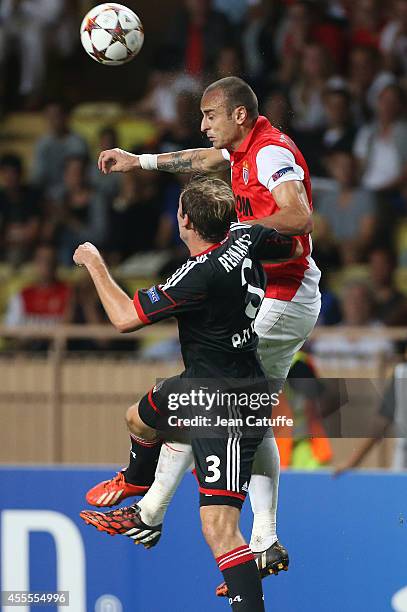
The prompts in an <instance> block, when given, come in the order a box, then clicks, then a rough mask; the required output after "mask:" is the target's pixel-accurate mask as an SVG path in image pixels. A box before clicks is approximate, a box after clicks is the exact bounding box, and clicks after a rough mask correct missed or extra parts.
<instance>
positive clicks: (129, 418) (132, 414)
mask: <svg viewBox="0 0 407 612" xmlns="http://www.w3.org/2000/svg"><path fill="white" fill-rule="evenodd" d="M125 419H126V424H127V427H128V428H129V430H130V431H131V432H132V433H134V434H135V435H140V436H141V435H142V433H143V432H142V429H143V427H142V422H141V419H140V417H139V414H138V403H137V404H133V406H130V408H128V409H127V412H126V416H125Z"/></svg>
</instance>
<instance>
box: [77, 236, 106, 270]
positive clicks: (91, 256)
mask: <svg viewBox="0 0 407 612" xmlns="http://www.w3.org/2000/svg"><path fill="white" fill-rule="evenodd" d="M73 260H74V262H75V263H76V265H77V266H89V265H92V264H94V263H97V262H99V261H102V256H101V254H100V253H99V251H98V250H97V248H96V247H95V245H94V244H92V243H91V242H85V243H84V244H80V245H79V246H78V248H77V249H76V251H75V253H74V255H73Z"/></svg>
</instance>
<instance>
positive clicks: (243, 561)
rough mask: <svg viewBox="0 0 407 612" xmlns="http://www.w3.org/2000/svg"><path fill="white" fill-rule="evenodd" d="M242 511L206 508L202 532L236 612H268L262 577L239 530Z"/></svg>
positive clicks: (222, 507) (202, 509) (203, 509)
mask: <svg viewBox="0 0 407 612" xmlns="http://www.w3.org/2000/svg"><path fill="white" fill-rule="evenodd" d="M239 518H240V510H239V509H238V508H235V507H232V506H215V505H210V506H202V507H201V521H202V531H203V534H204V536H205V539H206V541H207V543H208V545H209V546H210V548H211V550H212V553H213V555H214V557H215V559H216V562H217V564H218V567H219V569H220V571H221V572H222V574H223V577H224V579H225V582H226V584H227V588H228V594H229V603H230V605H231V607H232V610H237V611H239V612H264V610H265V608H264V598H263V590H262V587H261V580H260V575H259V572H258V569H257V565H256V562H255V560H254V556H253V553H252V552H251V550H250V548H249V547H248V545H247V544H246V542H245V540H244V539H243V536H242V534H241V533H240V530H239Z"/></svg>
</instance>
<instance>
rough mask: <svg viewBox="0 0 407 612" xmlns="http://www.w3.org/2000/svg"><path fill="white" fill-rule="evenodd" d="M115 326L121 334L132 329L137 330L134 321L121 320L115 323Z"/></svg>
mask: <svg viewBox="0 0 407 612" xmlns="http://www.w3.org/2000/svg"><path fill="white" fill-rule="evenodd" d="M115 328H116V329H117V331H118V332H119V333H120V334H128V333H129V332H131V331H134V330H135V326H134V322H133V321H132V322H131V323H130V321H120V322H119V323H116V324H115Z"/></svg>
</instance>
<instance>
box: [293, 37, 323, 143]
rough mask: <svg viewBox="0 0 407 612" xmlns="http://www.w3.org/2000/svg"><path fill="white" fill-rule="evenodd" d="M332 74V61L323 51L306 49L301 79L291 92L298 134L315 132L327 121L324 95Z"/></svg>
mask: <svg viewBox="0 0 407 612" xmlns="http://www.w3.org/2000/svg"><path fill="white" fill-rule="evenodd" d="M330 72H331V66H330V62H329V57H328V56H327V53H326V51H325V50H324V48H323V47H322V46H321V45H319V44H316V43H308V44H307V45H305V47H304V49H303V55H302V60H301V66H300V71H299V74H298V78H297V79H296V81H295V82H294V84H293V86H292V87H291V90H290V98H291V104H292V107H293V111H294V118H293V127H294V128H295V129H296V130H298V131H299V130H301V131H308V130H315V129H317V128H320V127H322V126H323V125H324V123H325V121H326V115H325V109H324V105H323V101H322V94H323V90H324V88H325V84H326V81H327V78H328V77H329V75H330Z"/></svg>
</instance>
